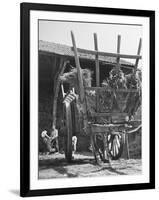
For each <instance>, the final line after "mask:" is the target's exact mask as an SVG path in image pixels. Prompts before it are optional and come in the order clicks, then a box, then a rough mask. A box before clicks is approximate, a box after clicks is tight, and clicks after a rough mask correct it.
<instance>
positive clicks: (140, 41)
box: [134, 38, 142, 71]
mask: <svg viewBox="0 0 159 200" xmlns="http://www.w3.org/2000/svg"><path fill="white" fill-rule="evenodd" d="M141 46H142V39H141V38H140V40H139V46H138V50H137V55H138V56H139V55H140V52H141ZM138 63H139V58H136V62H135V70H134V71H136V69H137V67H138Z"/></svg>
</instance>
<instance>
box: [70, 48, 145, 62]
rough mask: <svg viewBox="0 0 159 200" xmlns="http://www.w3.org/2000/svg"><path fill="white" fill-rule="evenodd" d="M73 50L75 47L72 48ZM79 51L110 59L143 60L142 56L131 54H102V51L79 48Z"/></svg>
mask: <svg viewBox="0 0 159 200" xmlns="http://www.w3.org/2000/svg"><path fill="white" fill-rule="evenodd" d="M72 49H73V47H72ZM77 51H78V52H79V53H84V54H92V55H96V54H98V55H99V56H108V57H115V58H117V57H120V58H128V59H137V58H138V59H141V58H142V56H140V55H130V54H120V53H119V54H118V53H108V52H102V51H98V52H97V51H94V50H87V49H81V48H77Z"/></svg>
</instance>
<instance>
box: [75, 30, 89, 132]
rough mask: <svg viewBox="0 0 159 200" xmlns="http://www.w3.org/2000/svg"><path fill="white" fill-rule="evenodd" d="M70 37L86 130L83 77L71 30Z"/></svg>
mask: <svg viewBox="0 0 159 200" xmlns="http://www.w3.org/2000/svg"><path fill="white" fill-rule="evenodd" d="M71 38H72V44H73V49H74V54H75V63H76V67H77V77H78V84H79V96H80V101H81V104H82V107H83V118H84V130H86V128H87V125H88V120H87V109H86V102H85V91H84V85H83V77H82V71H81V67H80V62H79V57H78V52H77V47H76V42H75V37H74V34H73V32H72V31H71Z"/></svg>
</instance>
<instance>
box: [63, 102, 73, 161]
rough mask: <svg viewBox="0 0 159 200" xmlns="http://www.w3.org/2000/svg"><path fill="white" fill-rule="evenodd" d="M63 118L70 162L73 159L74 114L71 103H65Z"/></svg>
mask: <svg viewBox="0 0 159 200" xmlns="http://www.w3.org/2000/svg"><path fill="white" fill-rule="evenodd" d="M63 118H64V128H65V137H64V143H65V148H64V151H65V158H66V160H67V161H68V162H71V160H72V114H71V105H70V104H67V105H66V104H64V106H63Z"/></svg>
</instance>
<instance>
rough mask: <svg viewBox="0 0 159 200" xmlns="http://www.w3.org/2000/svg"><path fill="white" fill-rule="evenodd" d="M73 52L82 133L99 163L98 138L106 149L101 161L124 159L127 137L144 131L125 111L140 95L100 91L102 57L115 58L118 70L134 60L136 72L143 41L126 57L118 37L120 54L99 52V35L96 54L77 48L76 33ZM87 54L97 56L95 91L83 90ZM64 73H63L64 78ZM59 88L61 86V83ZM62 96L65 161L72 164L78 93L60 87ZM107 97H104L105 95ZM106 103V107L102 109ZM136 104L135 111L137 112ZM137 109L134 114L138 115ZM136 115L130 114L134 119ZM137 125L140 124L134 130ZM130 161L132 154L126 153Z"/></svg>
mask: <svg viewBox="0 0 159 200" xmlns="http://www.w3.org/2000/svg"><path fill="white" fill-rule="evenodd" d="M71 38H72V44H73V51H74V57H75V64H76V68H77V77H78V84H79V94H78V95H79V101H80V105H81V106H82V120H83V132H85V133H86V134H87V135H90V138H91V147H92V149H93V152H94V156H95V159H96V156H97V154H96V153H95V152H96V145H97V144H96V140H95V138H96V137H101V138H102V140H101V141H102V143H103V148H102V152H101V154H102V158H103V160H106V159H108V157H109V158H111V159H118V158H120V156H121V155H122V152H123V146H124V144H125V143H126V144H127V150H128V140H127V135H128V134H129V133H132V132H135V131H137V130H139V129H140V128H141V122H140V121H138V122H134V121H133V120H130V116H129V115H130V113H129V112H128V110H127V109H126V105H127V99H128V97H130V96H134V95H135V94H136V93H137V92H138V91H137V90H136V89H117V90H114V89H106V88H104V87H100V78H99V77H100V69H99V56H109V57H116V66H115V67H117V68H120V58H128V59H135V60H136V62H135V65H134V71H136V70H137V66H138V62H139V59H141V56H140V51H141V39H140V41H139V46H138V52H137V55H125V54H120V41H121V37H120V35H119V36H118V40H117V53H106V52H100V51H98V43H97V35H96V34H94V44H95V45H94V46H95V50H94V51H92V50H91V51H90V50H86V49H85V50H84V49H79V48H77V47H76V42H75V37H74V34H73V32H71ZM80 52H86V53H88V54H89V53H90V54H93V55H94V56H95V66H96V87H84V85H83V79H82V73H81V67H80V61H79V55H78V54H79V53H80ZM63 72H64V69H63V70H62V71H61V74H60V75H62V74H63ZM58 84H60V83H58ZM61 88H62V93H63V126H64V130H65V157H66V159H67V161H71V160H72V135H73V131H74V118H75V116H74V111H73V109H74V106H75V105H76V100H77V99H76V93H75V92H74V89H73V88H72V89H71V90H69V91H67V93H65V92H64V89H63V85H61ZM89 92H92V93H94V94H95V98H94V103H95V105H96V108H95V111H94V112H92V113H89V112H88V97H87V93H89ZM103 94H104V95H103ZM114 94H115V95H116V96H117V98H116V100H117V101H116V103H117V104H118V109H115V108H114V104H113V97H114ZM103 101H104V105H107V106H105V107H103V106H102V102H103ZM135 104H136V102H135V101H134V105H132V106H133V107H136V109H137V108H138V106H139V104H138V105H135ZM136 109H135V111H136ZM133 114H134V113H131V115H133ZM102 118H103V119H106V120H107V123H100V122H99V121H100V120H101V119H102ZM134 123H135V124H137V125H135V126H134ZM127 153H128V157H129V151H127Z"/></svg>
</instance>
